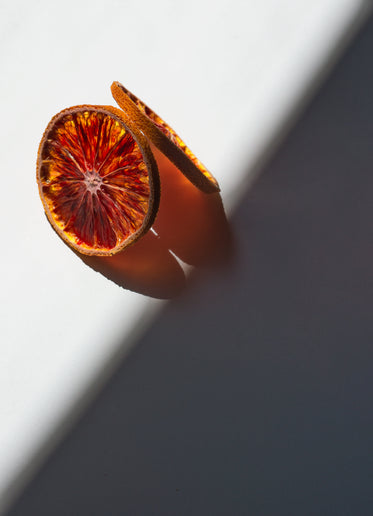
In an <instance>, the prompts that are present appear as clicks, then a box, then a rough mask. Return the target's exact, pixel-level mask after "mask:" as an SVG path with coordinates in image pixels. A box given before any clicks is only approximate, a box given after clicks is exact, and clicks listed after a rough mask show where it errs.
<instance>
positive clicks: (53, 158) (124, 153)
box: [37, 106, 159, 256]
mask: <svg viewBox="0 0 373 516" xmlns="http://www.w3.org/2000/svg"><path fill="white" fill-rule="evenodd" d="M37 181H38V185H39V193H40V197H41V200H42V202H43V205H44V209H45V212H46V215H47V217H48V219H49V221H50V223H51V224H52V226H53V228H54V229H55V230H56V231H57V233H58V234H59V235H60V236H61V237H62V238H63V239H64V240H65V241H66V242H67V243H68V244H69V245H70V246H71V247H73V248H74V249H75V250H77V251H79V252H81V253H83V254H88V255H101V256H103V255H112V254H115V253H117V252H118V251H121V250H122V249H124V248H125V247H127V246H128V245H130V244H131V243H133V242H134V241H136V240H137V239H138V238H140V237H141V236H142V235H143V234H144V233H145V232H146V231H147V230H148V229H149V228H150V226H151V225H152V223H153V221H154V218H155V216H156V213H157V210H158V205H159V176H158V169H157V165H156V163H155V160H154V158H153V155H152V152H151V150H150V148H149V146H148V144H147V141H146V139H145V137H144V136H143V134H142V133H141V132H140V131H139V130H137V129H136V127H134V126H133V124H132V123H131V122H130V121H129V120H127V118H126V117H125V115H124V114H123V113H122V112H121V111H120V110H119V109H116V108H112V107H110V106H76V107H72V108H68V109H65V110H63V111H61V112H60V113H59V114H57V115H56V116H55V117H54V118H53V119H52V120H51V121H50V123H49V125H48V127H47V129H46V130H45V133H44V135H43V138H42V140H41V143H40V147H39V153H38V162H37Z"/></svg>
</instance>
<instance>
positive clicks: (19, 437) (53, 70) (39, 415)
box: [0, 0, 365, 507]
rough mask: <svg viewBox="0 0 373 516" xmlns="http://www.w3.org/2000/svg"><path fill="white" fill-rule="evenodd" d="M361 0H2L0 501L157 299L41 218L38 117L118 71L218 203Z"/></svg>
mask: <svg viewBox="0 0 373 516" xmlns="http://www.w3.org/2000/svg"><path fill="white" fill-rule="evenodd" d="M363 6H365V2H362V1H359V0H314V1H313V2H309V1H308V0H281V1H279V0H267V1H266V2H262V1H261V0H255V1H254V0H251V1H250V0H244V1H240V0H236V1H234V2H226V1H222V0H216V1H211V2H209V1H201V0H198V1H188V2H185V3H178V2H172V1H171V0H169V1H166V0H158V1H157V2H151V1H150V0H149V1H142V2H141V1H138V2H127V1H119V0H108V1H106V2H101V1H100V2H97V1H92V0H90V1H89V2H88V1H80V2H79V1H71V0H70V1H65V2H63V3H55V4H53V3H51V2H47V1H46V0H39V1H35V2H27V3H26V2H23V1H20V0H18V1H13V2H12V3H5V2H2V5H1V6H0V29H1V30H0V39H1V46H0V49H1V50H0V59H1V76H2V80H1V86H0V99H1V100H0V102H1V113H2V124H1V127H0V131H1V135H0V137H1V140H0V141H1V142H2V151H1V154H0V163H1V171H2V200H1V235H2V268H1V272H2V289H1V303H2V304H1V307H2V310H1V343H0V417H1V425H0V505H1V500H2V501H3V507H5V505H6V504H7V503H8V502H9V500H10V499H11V497H12V496H13V495H14V494H15V493H16V491H17V489H18V488H19V487H20V486H21V484H22V482H20V481H19V479H22V478H23V479H24V480H25V479H26V476H25V475H24V476H23V477H22V475H21V474H22V473H24V472H25V471H26V470H28V471H30V472H31V471H32V467H30V465H31V464H32V460H34V459H35V457H36V456H38V454H39V456H41V454H40V450H42V449H43V446H44V449H45V450H46V449H47V448H48V443H51V442H52V441H51V436H52V435H53V434H55V432H56V430H58V428H60V427H61V425H62V426H63V424H64V423H65V422H66V421H67V420H68V415H69V414H71V411H72V408H73V407H76V404H77V402H78V401H79V400H80V399H81V398H82V397H83V396H84V393H85V392H87V390H89V389H90V388H92V385H93V384H94V381H95V379H96V378H98V377H99V375H100V373H101V372H102V369H103V367H104V364H106V363H107V362H110V359H111V358H112V357H114V356H115V355H116V354H117V353H118V351H119V350H121V352H122V353H125V352H126V349H128V348H129V346H130V345H131V343H132V342H134V336H133V335H132V333H133V330H134V328H136V327H137V328H138V329H140V331H141V330H142V329H144V328H145V326H146V321H147V320H148V319H150V317H151V316H152V314H154V313H156V311H157V309H158V308H159V307H161V306H162V303H161V302H159V301H155V300H152V299H148V298H146V297H144V296H141V295H139V294H135V293H132V292H129V291H125V290H123V289H121V288H119V287H118V286H117V285H115V284H113V283H112V282H110V281H108V280H107V279H106V278H105V277H103V276H101V275H100V274H97V273H96V272H94V271H93V270H91V269H90V268H88V267H86V266H85V265H84V264H83V263H82V262H81V261H80V260H79V259H78V258H77V257H76V256H75V255H74V254H73V253H72V252H71V251H69V249H68V248H67V247H66V246H65V245H64V244H63V243H62V242H61V241H60V240H59V238H58V237H57V236H56V235H55V234H54V232H53V231H52V230H51V228H50V227H49V225H48V223H47V222H46V219H45V217H44V214H43V209H42V205H41V202H40V200H39V197H38V192H37V187H36V183H35V160H36V153H37V147H38V144H39V140H40V138H41V135H42V133H43V131H44V128H45V126H46V125H47V123H48V122H49V120H50V118H51V117H52V116H53V115H54V114H55V113H57V112H58V111H60V110H61V109H63V108H65V107H68V106H72V105H76V104H81V103H86V104H112V105H113V104H114V101H113V100H112V99H111V95H110V90H109V86H110V84H111V82H112V81H113V80H119V81H121V82H123V84H125V85H126V86H127V87H128V88H129V89H130V90H132V91H133V92H134V93H135V94H136V95H138V96H139V97H140V98H142V99H143V100H144V101H145V102H146V103H148V104H149V105H150V106H151V107H152V108H153V109H154V110H155V111H156V112H158V113H159V114H161V116H162V117H163V118H164V119H165V120H167V121H168V122H169V123H170V125H171V126H173V127H174V128H175V129H176V130H177V131H178V132H179V134H180V135H181V136H182V137H183V138H184V139H185V141H186V142H187V143H188V144H189V145H190V147H191V148H192V150H193V151H194V152H195V153H196V155H197V156H198V157H199V158H200V159H201V160H202V161H203V162H204V163H205V164H206V165H207V167H208V168H210V169H211V171H212V172H213V173H214V175H215V176H216V178H217V179H218V181H219V182H220V185H221V188H222V197H223V201H224V202H225V204H226V207H227V208H228V209H230V208H231V207H232V206H233V205H234V202H235V201H236V199H237V195H238V194H239V192H240V191H241V190H242V183H243V182H247V181H249V171H250V169H251V168H253V167H254V165H255V164H256V163H257V161H258V159H259V158H260V157H261V156H262V155H263V153H264V151H265V149H266V148H267V147H268V145H269V144H270V143H271V141H273V138H274V136H275V135H276V132H277V131H278V129H279V128H280V127H281V124H283V123H284V121H285V120H286V119H287V117H288V116H289V113H290V112H291V110H292V109H293V108H294V106H295V105H296V103H297V102H298V101H299V100H300V99H301V98H302V96H303V95H304V93H305V91H306V90H307V88H308V86H309V85H310V84H311V82H312V81H313V80H314V78H315V77H316V76H317V75H318V73H319V72H320V70H322V69H323V66H324V65H325V63H326V62H327V60H328V58H329V57H330V55H331V54H332V53H333V52H334V50H335V48H336V46H337V44H338V42H340V41H342V40H343V37H344V35H345V34H347V33H348V31H349V28H350V27H351V25H352V23H353V22H354V21H356V19H357V18H358V17H359V16H360V14H361V9H362V7H363ZM139 321H140V324H137V323H138V322H139ZM130 336H131V337H130ZM126 339H127V340H126ZM123 342H125V343H126V344H125V346H124V347H123ZM34 463H35V465H36V464H37V461H36V462H35V461H34ZM17 479H18V483H17V482H16V480H17Z"/></svg>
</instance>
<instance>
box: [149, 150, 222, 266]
mask: <svg viewBox="0 0 373 516" xmlns="http://www.w3.org/2000/svg"><path fill="white" fill-rule="evenodd" d="M152 150H153V153H154V156H155V158H156V160H157V163H158V167H159V175H160V179H161V204H160V207H159V211H158V215H157V218H156V220H155V222H154V225H153V227H154V229H155V231H156V232H157V233H158V235H159V236H160V237H161V240H162V243H164V245H165V246H166V247H168V249H171V251H172V252H173V253H175V254H176V256H178V257H179V258H181V260H183V261H184V262H186V263H188V264H189V265H194V266H196V267H212V266H215V265H217V264H222V263H225V262H226V261H227V260H228V259H229V258H230V256H231V254H232V238H231V233H230V229H229V225H228V222H227V219H226V216H225V213H224V208H223V203H222V200H221V197H220V194H219V193H215V194H206V193H203V192H201V191H200V190H199V189H198V188H196V187H195V186H194V185H192V184H191V183H190V181H188V179H187V178H186V177H185V176H184V175H183V174H182V173H181V172H180V170H178V169H177V168H176V167H175V165H173V163H171V162H170V161H169V160H168V159H167V158H166V156H164V154H162V153H161V152H160V151H159V150H158V149H157V148H155V147H154V146H153V147H152Z"/></svg>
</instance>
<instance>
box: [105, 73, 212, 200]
mask: <svg viewBox="0 0 373 516" xmlns="http://www.w3.org/2000/svg"><path fill="white" fill-rule="evenodd" d="M111 92H112V94H113V97H114V99H115V100H116V102H117V103H118V105H119V106H120V108H121V109H123V111H124V112H125V113H126V115H127V116H129V117H130V118H131V120H133V122H134V123H135V124H136V125H137V126H138V127H139V128H140V129H141V131H142V132H143V133H144V134H145V135H146V136H147V138H149V140H150V141H151V142H152V143H154V145H155V146H156V147H158V149H159V150H160V151H161V152H163V154H165V155H166V156H167V158H168V159H169V160H170V161H172V162H173V163H174V165H176V166H177V168H178V169H179V170H181V172H182V173H183V174H184V175H185V176H186V177H187V178H188V179H189V181H191V182H192V183H193V184H194V185H195V186H197V187H198V188H199V189H200V190H202V191H203V192H205V193H214V192H219V190H220V189H219V185H218V182H217V181H216V179H215V178H214V176H213V175H212V174H211V173H210V172H209V171H208V170H207V168H206V167H205V166H204V165H203V164H202V163H201V162H200V160H199V159H198V158H197V157H196V156H195V155H194V154H193V152H192V151H191V150H190V149H189V147H187V145H186V144H185V143H184V142H183V140H182V139H181V138H180V137H179V136H178V135H177V134H176V132H175V131H174V130H173V129H172V127H170V126H169V125H168V124H167V123H166V122H165V121H164V120H163V119H162V118H161V117H160V116H158V115H157V114H156V113H155V112H154V111H153V110H152V109H150V107H148V106H147V105H146V104H145V103H144V102H142V100H140V99H139V98H137V97H136V95H134V94H133V93H131V92H130V91H128V90H127V88H125V87H124V86H123V84H121V83H120V82H117V81H115V82H113V84H112V85H111Z"/></svg>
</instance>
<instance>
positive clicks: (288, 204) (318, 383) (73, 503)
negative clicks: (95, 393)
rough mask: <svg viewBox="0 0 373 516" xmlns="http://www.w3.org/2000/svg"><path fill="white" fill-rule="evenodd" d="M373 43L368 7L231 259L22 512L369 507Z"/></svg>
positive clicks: (259, 196) (142, 356)
mask: <svg viewBox="0 0 373 516" xmlns="http://www.w3.org/2000/svg"><path fill="white" fill-rule="evenodd" d="M372 55H373V20H370V21H369V23H368V24H367V25H366V26H365V27H364V29H363V30H362V31H361V33H360V35H359V36H358V37H357V39H356V40H355V41H354V43H353V44H352V45H351V47H350V49H349V50H348V52H347V53H346V55H345V57H344V58H343V60H342V61H341V62H340V64H339V65H338V67H337V68H336V69H335V71H334V72H333V74H332V76H331V78H330V79H329V80H328V81H327V83H326V84H325V85H324V86H323V88H322V89H321V90H320V92H319V94H318V95H317V97H316V98H315V99H314V101H313V102H312V104H311V105H310V106H309V108H308V110H307V111H306V113H305V114H304V116H303V117H302V119H301V120H300V122H299V123H298V124H297V125H296V126H295V127H294V129H293V130H292V132H291V134H290V135H289V137H288V138H287V140H286V142H285V143H284V144H283V145H282V147H281V149H280V150H279V151H278V152H277V153H276V155H275V156H274V158H273V159H272V161H271V163H270V164H269V165H268V166H267V167H266V168H265V170H264V171H263V173H262V174H261V176H260V177H259V178H258V180H257V181H256V183H255V185H254V186H253V187H252V189H251V190H250V192H248V194H247V196H246V198H245V200H244V202H243V203H242V204H241V206H240V207H239V208H238V209H237V210H236V212H235V214H234V216H233V218H232V226H233V228H234V232H235V237H236V240H237V245H238V257H237V259H236V261H235V263H234V264H231V266H230V267H228V268H226V269H224V270H220V271H219V272H216V271H215V272H214V271H211V270H208V271H205V272H204V273H203V274H202V273H201V272H198V274H197V275H196V276H195V277H194V281H192V284H191V285H190V287H189V289H187V290H186V291H185V292H184V293H183V295H182V296H180V297H179V298H178V299H175V300H174V301H173V302H172V303H170V304H169V305H168V307H167V309H166V310H165V311H164V313H163V314H162V316H161V317H160V319H159V320H158V321H157V322H156V323H155V324H154V325H153V327H152V328H151V329H150V330H149V331H148V333H147V334H146V335H145V336H144V337H143V338H142V340H141V342H140V344H139V345H138V346H137V347H136V349H135V350H134V351H133V353H132V355H131V356H130V357H129V358H128V359H127V360H126V361H125V363H124V364H123V365H122V366H121V367H120V368H119V369H118V371H117V373H116V374H115V375H114V377H113V378H112V380H111V381H110V382H109V384H108V385H107V386H106V388H105V389H104V390H103V392H102V393H101V395H100V396H99V397H98V399H97V400H96V402H95V403H94V404H93V406H91V408H90V409H89V410H88V411H87V413H86V414H85V415H84V416H83V417H82V418H81V420H80V423H79V424H78V425H77V427H76V428H75V429H74V430H73V431H72V432H71V433H70V435H69V436H68V437H67V438H66V439H65V441H64V442H63V443H62V444H61V445H60V447H59V448H58V449H57V450H56V451H55V453H53V454H52V456H51V457H50V459H49V460H48V462H47V464H46V465H45V467H44V468H43V469H42V470H41V471H40V473H39V474H38V475H37V476H36V478H35V479H34V480H33V481H32V483H31V484H30V485H29V487H28V488H27V490H26V491H25V492H24V494H23V495H22V496H21V497H20V498H19V500H18V501H17V503H16V504H15V505H14V507H13V509H12V510H11V511H10V512H9V515H10V516H21V515H38V516H44V515H48V516H50V515H54V516H66V515H79V516H82V515H89V516H96V515H97V516H102V515H110V516H116V515H118V516H119V515H131V516H136V515H138V516H148V515H149V516H150V515H160V516H175V515H177V516H183V515H185V516H190V515H193V516H207V515H214V516H215V515H227V516H228V515H234V516H239V515H245V516H246V515H254V516H268V515H276V516H277V515H281V516H282V515H283V516H289V515H294V516H299V515H302V516H307V515H328V516H329V515H338V516H345V515H346V516H347V515H351V516H352V515H353V516H356V515H359V516H365V515H367V516H368V515H369V516H370V515H371V514H372V512H373V451H372V450H373V411H372V394H373V375H372V362H373V320H372V306H373V238H372V237H373V235H372V227H373V202H372V198H373V195H372V194H373V144H372V142H373V93H372V92H373V67H372ZM67 381H68V379H67ZM61 388H63V386H61ZM25 431H27V429H25Z"/></svg>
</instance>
